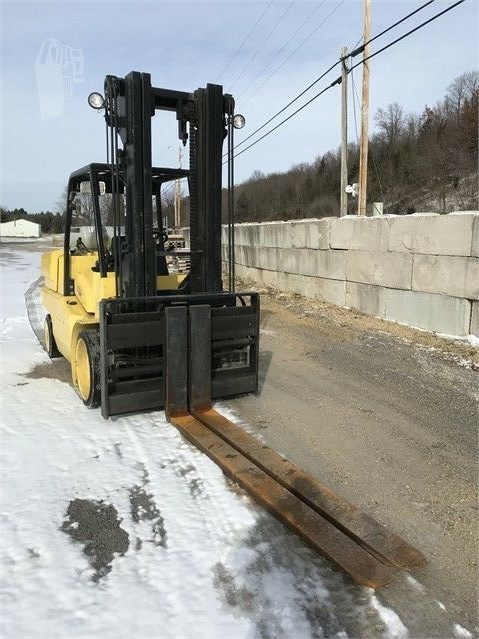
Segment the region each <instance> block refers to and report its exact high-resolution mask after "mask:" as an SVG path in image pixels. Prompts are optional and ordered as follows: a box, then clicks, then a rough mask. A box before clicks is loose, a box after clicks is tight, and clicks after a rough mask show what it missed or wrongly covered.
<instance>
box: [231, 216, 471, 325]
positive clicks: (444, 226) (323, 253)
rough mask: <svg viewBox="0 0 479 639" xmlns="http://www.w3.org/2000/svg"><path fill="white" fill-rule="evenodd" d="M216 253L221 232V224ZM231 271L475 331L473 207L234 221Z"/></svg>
mask: <svg viewBox="0 0 479 639" xmlns="http://www.w3.org/2000/svg"><path fill="white" fill-rule="evenodd" d="M222 242H223V257H224V259H225V261H226V257H227V247H226V245H227V230H226V228H223V235H222ZM235 243H236V250H235V261H236V272H237V275H238V276H239V277H243V278H248V279H252V280H254V281H257V282H258V283H261V284H264V285H270V286H274V287H276V288H278V289H280V290H284V291H288V292H293V293H299V294H301V295H305V296H307V297H312V298H316V299H320V300H324V301H326V302H331V303H333V304H337V305H339V306H348V307H351V308H355V309H357V310H359V311H361V312H363V313H368V314H371V315H376V316H378V317H383V318H385V319H389V320H394V321H397V322H402V323H404V324H409V325H411V326H415V327H418V328H424V329H426V330H430V331H437V332H440V333H448V334H451V335H467V334H473V335H478V336H479V212H477V211H466V212H457V213H450V214H448V215H437V214H433V213H416V214H414V215H408V216H383V217H374V218H369V217H364V218H358V217H356V216H347V217H344V218H323V219H320V220H316V219H315V220H299V221H291V222H266V223H262V224H239V225H237V226H236V234H235Z"/></svg>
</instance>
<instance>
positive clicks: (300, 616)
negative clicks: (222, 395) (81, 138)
mask: <svg viewBox="0 0 479 639" xmlns="http://www.w3.org/2000/svg"><path fill="white" fill-rule="evenodd" d="M40 255H41V254H40V253H39V252H32V251H25V250H22V249H21V248H17V247H2V248H1V249H0V265H1V274H2V279H1V320H0V321H1V325H0V334H1V348H2V364H1V388H2V406H1V410H2V413H1V414H2V420H1V421H2V434H1V462H0V463H1V470H2V475H3V476H2V493H1V504H0V517H1V527H2V530H1V551H2V566H1V573H0V579H1V593H0V594H1V598H0V606H1V609H0V617H1V626H0V635H1V637H4V638H7V639H23V638H38V639H56V638H59V639H60V638H61V639H67V638H68V639H77V638H78V639H79V638H91V639H100V638H101V639H110V638H111V639H123V638H124V639H133V638H134V639H153V638H160V637H161V638H170V637H171V638H190V637H191V638H195V639H200V638H205V639H213V638H216V637H217V638H218V639H220V638H221V639H223V638H243V637H244V638H253V637H260V638H261V639H263V638H266V637H272V638H273V637H274V638H279V637H288V638H298V639H302V638H303V637H305V638H306V637H348V636H349V637H360V636H362V637H405V636H407V630H406V628H405V626H404V624H403V622H402V621H401V619H400V618H399V617H398V615H397V614H396V613H395V612H394V611H392V610H391V609H388V608H386V607H384V606H382V605H381V604H380V602H379V600H378V597H377V596H376V595H375V594H374V593H373V592H372V591H371V590H369V589H365V588H359V587H356V586H354V585H353V584H351V583H350V581H349V580H348V579H347V578H346V577H344V576H343V575H342V574H341V573H338V572H335V571H333V570H332V568H331V567H330V565H329V564H328V562H326V561H325V560H323V559H322V558H320V557H318V556H317V555H315V554H314V553H313V552H312V551H310V550H309V549H308V548H306V547H305V546H304V545H303V544H302V542H301V541H300V540H299V539H297V538H296V537H295V536H294V535H293V534H292V533H290V532H289V531H287V530H286V529H285V528H284V527H283V526H282V525H281V524H279V523H278V522H276V521H275V520H274V519H273V518H271V517H270V516H269V515H268V514H266V513H265V512H263V511H262V510H261V509H259V508H258V507H256V505H255V504H254V503H252V502H251V500H250V499H249V498H248V497H247V496H246V495H245V494H244V493H243V492H242V491H240V490H239V489H238V488H237V487H236V486H235V485H234V484H232V483H231V482H230V481H229V480H227V479H226V478H225V477H224V475H223V474H222V472H221V470H220V469H219V468H218V467H217V466H216V465H215V464H214V463H213V462H211V461H210V460H209V459H208V458H207V457H205V456H204V455H203V454H201V453H200V452H199V451H197V450H196V449H195V448H193V447H192V446H191V445H190V444H188V443H187V442H186V441H185V440H184V439H183V438H182V436H181V435H180V434H179V433H178V431H176V430H175V428H173V427H172V426H170V425H169V424H167V422H166V420H165V416H164V413H163V412H155V413H151V414H148V415H141V416H131V417H122V418H119V419H115V420H110V421H108V422H107V421H104V420H103V419H102V417H101V415H100V413H99V411H91V410H88V409H87V408H85V407H84V406H83V404H82V403H81V401H80V399H79V398H78V396H77V395H76V393H75V391H74V389H73V388H72V387H71V386H70V384H69V383H68V382H67V377H66V376H65V374H64V371H65V366H64V363H63V362H62V361H60V362H56V363H50V360H49V358H48V356H47V355H46V353H45V352H44V351H43V349H42V347H41V345H40V344H39V342H38V340H37V339H36V337H35V335H34V333H33V332H32V329H31V327H30V324H29V321H28V318H27V314H26V310H25V300H24V293H25V291H26V290H27V289H28V288H29V286H30V284H31V283H32V282H33V281H34V280H36V279H37V278H38V276H39V263H40ZM62 371H63V373H62V374H60V373H61V372H62ZM57 372H58V374H57ZM58 377H60V378H61V379H64V380H65V381H60V380H59V379H58Z"/></svg>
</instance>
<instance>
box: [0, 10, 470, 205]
mask: <svg viewBox="0 0 479 639" xmlns="http://www.w3.org/2000/svg"><path fill="white" fill-rule="evenodd" d="M422 2H423V0H417V1H416V0H414V1H412V0H408V1H398V2H395V1H392V0H372V5H373V7H372V32H373V34H374V33H378V32H379V31H381V30H382V29H383V28H385V27H386V26H388V25H389V24H391V23H392V22H394V21H396V20H397V19H399V18H400V17H402V16H403V15H405V14H406V13H409V12H410V11H412V10H413V9H414V8H415V7H417V6H419V5H420V4H422ZM452 2H453V0H449V1H448V2H443V0H436V2H434V3H433V4H432V5H430V6H429V7H428V8H426V9H425V10H424V11H421V12H420V13H419V14H418V15H417V16H415V17H414V18H412V19H411V20H410V21H408V22H407V23H405V24H403V25H401V26H400V27H398V28H397V29H396V30H395V31H393V32H390V33H388V34H387V35H386V36H385V37H384V39H381V40H378V41H376V42H375V43H374V45H373V50H374V48H379V47H380V46H382V45H383V44H386V43H387V42H389V41H390V40H391V39H393V38H394V37H397V36H398V35H400V34H401V33H403V32H405V31H407V30H409V28H411V27H412V26H414V24H418V23H419V22H422V21H423V20H425V19H426V18H427V17H429V16H431V15H433V14H434V13H437V12H438V11H439V10H441V9H443V8H444V7H446V6H448V5H449V4H452ZM267 5H268V2H267V1H265V2H256V1H245V0H242V1H241V2H237V1H233V0H231V1H230V0H223V1H222V2H204V1H194V2H181V1H176V2H158V1H157V2H153V1H152V2H140V1H138V2H132V1H130V2H115V3H113V2H89V1H85V2H74V1H66V0H64V1H63V2H48V3H45V2H21V1H19V0H17V1H16V2H3V3H2V13H3V15H2V34H1V35H2V86H1V97H0V99H1V106H2V117H1V121H2V130H1V141H2V158H1V160H2V165H1V180H2V184H1V194H0V204H1V205H3V206H6V207H8V208H13V207H20V206H23V207H24V208H26V209H27V210H29V211H32V212H35V211H39V210H42V209H43V210H46V209H52V208H53V207H54V205H55V202H56V201H57V200H58V198H59V195H60V193H61V191H62V189H63V186H64V185H65V183H66V181H67V177H68V175H69V174H70V173H71V172H72V171H73V170H75V169H76V168H79V167H80V166H83V165H84V164H88V163H89V162H101V161H104V160H105V158H106V156H105V131H104V121H103V118H102V116H101V115H99V114H98V113H96V112H95V111H93V110H92V109H91V108H90V107H89V106H88V104H87V96H88V94H89V93H90V92H91V91H94V90H99V91H102V90H103V81H104V77H105V75H106V74H113V75H117V76H123V75H125V74H126V73H128V72H129V71H132V70H135V71H145V72H149V73H151V75H152V83H153V85H154V86H161V87H165V88H171V89H180V90H184V91H193V90H194V89H196V88H198V87H201V86H204V85H205V84H206V83H207V82H217V81H219V82H220V83H222V84H223V85H224V88H225V91H231V92H232V93H233V95H234V96H235V97H236V103H237V111H238V112H241V113H243V114H244V115H245V117H246V127H245V129H243V131H242V132H238V133H237V135H236V142H239V141H240V140H241V137H244V136H246V135H248V132H252V131H253V130H254V129H255V128H256V127H257V126H259V125H260V124H262V123H263V122H264V121H265V120H266V119H268V117H269V116H271V115H272V114H273V113H275V112H276V111H277V110H278V109H279V108H281V107H282V106H283V105H284V104H285V103H287V102H288V101H289V100H290V99H291V98H292V97H294V96H295V95H296V94H297V93H299V92H300V91H301V90H302V89H303V88H304V87H305V86H307V85H308V84H309V83H310V82H311V81H312V80H313V79H314V78H315V77H317V76H318V75H319V74H320V73H322V72H323V71H324V70H325V69H326V68H327V67H328V66H329V65H330V64H331V63H332V62H334V61H335V60H336V59H337V57H338V55H339V51H340V48H341V47H342V46H348V47H349V48H350V49H351V48H352V47H353V46H354V45H355V44H356V43H357V42H358V40H359V38H360V37H361V33H362V10H363V3H362V0H342V1H341V0H325V1H324V2H322V0H316V1H315V2H301V1H299V0H298V1H296V2H291V0H285V1H281V0H275V1H274V2H273V3H272V5H271V6H270V7H269V9H268V10H267V12H266V14H265V15H264V16H263V18H262V20H261V21H260V22H259V23H258V25H257V27H256V29H255V30H254V31H253V33H252V34H251V36H250V38H249V39H248V40H247V42H246V43H245V44H244V46H243V48H242V49H241V51H240V52H239V54H238V55H237V57H236V59H235V60H234V61H233V63H232V64H231V65H230V66H229V68H227V69H226V71H225V72H224V73H223V75H221V73H222V71H223V69H224V67H225V66H226V64H227V62H228V61H229V60H230V58H231V56H232V55H233V54H234V53H235V52H236V51H237V50H238V48H239V47H240V45H241V43H242V42H243V40H244V39H245V37H246V36H247V34H248V33H249V32H250V30H251V29H252V27H253V25H254V24H255V22H256V21H257V19H258V18H259V17H260V16H261V14H262V13H263V12H264V11H265V9H266V7H267ZM315 9H317V10H316V11H315ZM333 10H334V11H333ZM313 11H314V13H313ZM323 22H324V23H323ZM321 23H323V24H322V25H321ZM275 25H277V26H276V30H275V31H274V32H273V33H271V31H272V29H273V27H274V26H275ZM296 31H297V33H296V35H294V34H295V32H296ZM293 36H294V37H293ZM308 36H309V38H308ZM304 40H306V42H305V43H304V44H303V46H301V47H300V48H299V49H298V50H297V51H296V53H294V55H291V54H292V53H293V52H294V50H295V49H297V48H298V45H300V44H301V43H302V42H303V41H304ZM285 45H286V46H285ZM289 56H291V57H290V59H289V60H288V61H287V62H286V63H285V64H284V65H283V66H282V67H281V68H280V69H279V70H278V71H277V72H276V73H275V74H274V75H273V77H271V79H270V80H269V81H268V82H266V83H265V84H264V85H263V86H261V85H262V84H263V83H264V81H265V80H266V79H267V78H268V76H269V75H270V74H272V73H273V72H274V71H275V70H276V69H278V67H280V65H282V63H283V62H284V61H285V60H286V59H287V58H288V57H289ZM477 66H478V2H477V0H467V2H465V3H464V4H462V5H460V6H459V7H457V8H456V9H454V10H453V11H451V12H450V13H448V14H447V15H445V16H444V17H442V18H439V20H437V21H435V22H434V23H432V24H431V25H429V26H427V27H426V28H424V29H422V30H421V31H419V32H418V33H416V34H414V35H413V36H411V37H410V38H408V39H406V40H404V41H403V42H401V43H399V44H398V45H397V46H394V47H392V48H391V49H389V50H388V51H386V52H385V53H384V54H381V55H379V56H377V57H376V58H375V59H374V60H373V61H372V62H371V109H372V113H373V112H374V110H375V109H376V108H378V107H381V106H382V107H384V106H385V105H387V104H388V103H390V102H399V103H400V104H401V105H403V106H404V107H405V108H406V109H407V110H410V111H415V112H419V111H421V110H422V109H423V108H424V106H425V105H426V104H434V103H435V102H436V101H437V100H439V99H440V98H441V97H442V96H443V95H444V92H445V90H446V88H447V86H448V84H449V83H450V82H451V81H452V80H453V79H454V78H455V77H456V76H457V75H459V74H461V73H462V72H464V71H466V70H468V69H472V68H477ZM359 71H360V70H359V69H358V71H357V72H356V74H355V81H356V85H357V87H358V90H359V87H360V81H361V75H360V73H359ZM238 76H239V77H238ZM334 77H335V75H331V76H328V78H325V80H324V81H322V82H321V83H319V84H318V85H317V87H315V89H313V90H312V91H311V92H310V93H309V94H308V96H309V95H311V96H312V95H313V94H314V91H315V90H316V91H317V90H319V89H320V88H322V87H324V86H326V84H329V82H331V81H332V80H333V79H334ZM260 86H261V88H260V89H259V90H258V91H257V92H256V94H255V95H254V96H253V97H251V98H250V96H251V94H252V93H253V92H254V91H255V90H256V89H258V88H259V87H260ZM350 95H351V94H350ZM248 98H250V99H248ZM305 99H306V97H305ZM298 104H301V102H299V103H297V105H298ZM297 105H295V106H297ZM339 106H340V87H339V86H338V87H335V88H334V89H333V90H331V91H329V92H328V93H327V94H326V95H325V96H324V97H321V98H319V99H318V100H317V101H316V102H314V103H313V104H312V105H311V106H309V107H307V108H306V109H305V110H304V111H303V112H302V113H301V116H299V117H296V118H293V119H292V120H291V121H290V122H288V123H287V124H286V125H285V126H283V127H281V128H280V129H279V130H278V131H277V132H275V133H273V134H272V135H271V136H269V137H268V138H267V139H266V140H264V141H263V142H261V143H259V144H257V145H256V146H255V147H254V148H252V149H251V150H250V151H248V152H246V153H244V154H243V155H241V157H239V158H238V159H237V160H236V181H237V182H239V181H242V180H244V179H246V178H248V177H249V176H250V175H251V173H252V172H253V171H254V170H261V171H263V172H265V173H268V172H273V171H282V170H286V169H288V168H289V167H290V166H291V165H293V164H297V163H299V162H309V161H311V160H313V159H314V158H315V157H317V156H318V155H319V154H322V153H324V152H326V151H327V150H329V149H332V148H335V147H337V146H338V144H339V113H340V112H339ZM287 113H289V111H288V112H286V114H287ZM286 114H285V115H286ZM371 121H372V118H371ZM154 125H155V126H154V135H155V137H154V162H155V164H156V165H162V166H177V152H178V151H177V149H178V140H177V138H176V133H177V127H176V123H175V119H174V116H172V115H171V114H161V115H157V116H155V118H154ZM349 134H350V139H355V137H356V133H355V130H354V119H353V111H352V100H351V105H350V129H349Z"/></svg>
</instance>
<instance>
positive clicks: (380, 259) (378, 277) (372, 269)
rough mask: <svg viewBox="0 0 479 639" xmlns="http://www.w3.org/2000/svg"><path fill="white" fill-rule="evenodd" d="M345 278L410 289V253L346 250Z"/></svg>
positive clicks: (411, 259)
mask: <svg viewBox="0 0 479 639" xmlns="http://www.w3.org/2000/svg"><path fill="white" fill-rule="evenodd" d="M346 254H347V257H346V264H347V268H346V278H347V280H348V281H349V282H360V283H362V284H374V285H375V286H385V287H389V288H400V289H410V288H411V278H412V262H413V257H412V255H408V254H406V253H389V252H387V251H384V252H379V251H354V250H353V251H346Z"/></svg>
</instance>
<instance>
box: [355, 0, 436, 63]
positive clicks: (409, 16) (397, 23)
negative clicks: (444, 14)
mask: <svg viewBox="0 0 479 639" xmlns="http://www.w3.org/2000/svg"><path fill="white" fill-rule="evenodd" d="M433 2H436V0H429V1H428V2H425V3H424V4H422V5H421V6H420V7H418V8H417V9H414V11H411V13H408V14H407V15H405V16H404V18H401V19H400V20H398V21H397V22H395V23H394V24H392V25H391V26H389V27H387V28H386V29H384V30H383V31H380V32H379V33H378V34H376V35H375V36H373V37H372V38H370V39H369V40H368V41H367V42H365V43H364V44H362V45H361V46H360V47H358V48H357V49H356V48H355V49H353V50H352V51H351V53H350V56H351V57H354V56H357V55H358V54H359V53H362V52H363V51H364V49H365V47H366V46H367V45H368V44H371V42H374V40H377V39H378V38H381V37H382V36H383V35H384V34H385V33H387V32H388V31H391V30H392V29H395V28H396V27H397V26H399V25H400V24H402V23H403V22H405V21H406V20H409V18H411V17H412V16H413V15H415V14H416V13H419V11H422V10H423V9H425V8H426V7H428V6H429V5H430V4H432V3H433ZM362 39H363V38H362V37H361V38H360V39H359V40H358V42H360V41H361V40H362ZM356 46H357V45H356Z"/></svg>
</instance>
